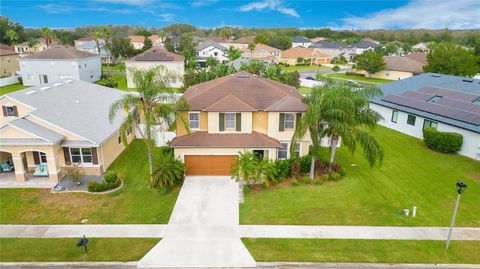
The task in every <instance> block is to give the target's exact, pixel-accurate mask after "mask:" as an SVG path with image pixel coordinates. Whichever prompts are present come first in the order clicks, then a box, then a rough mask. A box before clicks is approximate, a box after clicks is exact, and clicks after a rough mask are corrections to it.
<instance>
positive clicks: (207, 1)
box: [190, 0, 218, 7]
mask: <svg viewBox="0 0 480 269" xmlns="http://www.w3.org/2000/svg"><path fill="white" fill-rule="evenodd" d="M216 2H218V0H199V1H193V2H192V3H191V4H190V5H191V6H192V7H203V6H209V5H211V4H214V3H216Z"/></svg>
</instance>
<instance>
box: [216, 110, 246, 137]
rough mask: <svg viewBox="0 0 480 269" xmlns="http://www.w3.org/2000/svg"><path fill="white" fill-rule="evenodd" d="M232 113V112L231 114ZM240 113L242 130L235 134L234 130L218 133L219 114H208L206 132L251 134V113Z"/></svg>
mask: <svg viewBox="0 0 480 269" xmlns="http://www.w3.org/2000/svg"><path fill="white" fill-rule="evenodd" d="M232 113H234V112H232ZM241 113H242V130H241V131H240V132H237V131H236V130H235V129H232V130H228V129H225V131H222V132H220V131H219V123H218V122H219V119H220V116H219V114H220V113H219V112H208V132H209V133H251V132H252V112H241Z"/></svg>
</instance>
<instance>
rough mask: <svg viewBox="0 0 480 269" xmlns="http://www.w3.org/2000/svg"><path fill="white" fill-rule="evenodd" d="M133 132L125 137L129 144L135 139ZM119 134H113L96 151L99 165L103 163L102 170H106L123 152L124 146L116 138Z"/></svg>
mask: <svg viewBox="0 0 480 269" xmlns="http://www.w3.org/2000/svg"><path fill="white" fill-rule="evenodd" d="M134 134H135V132H133V131H132V133H130V135H129V136H127V141H128V143H129V144H130V142H132V140H133V139H134V137H135V135H134ZM119 136H120V134H119V133H118V132H117V133H114V134H113V135H112V136H111V137H110V138H109V139H108V140H107V141H105V143H103V144H102V145H101V147H100V148H99V150H98V155H99V158H98V159H99V163H103V169H104V170H106V169H108V167H109V166H110V165H111V164H112V162H113V161H114V160H115V159H116V158H117V157H118V156H119V155H120V153H122V152H123V150H124V149H125V146H124V144H123V142H122V143H118V137H119Z"/></svg>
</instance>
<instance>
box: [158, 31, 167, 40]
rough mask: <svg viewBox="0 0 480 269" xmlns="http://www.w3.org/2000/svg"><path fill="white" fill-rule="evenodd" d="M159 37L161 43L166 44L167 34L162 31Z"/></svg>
mask: <svg viewBox="0 0 480 269" xmlns="http://www.w3.org/2000/svg"><path fill="white" fill-rule="evenodd" d="M158 37H160V40H161V42H162V43H163V42H165V40H166V39H167V33H165V32H164V31H160V32H159V33H158Z"/></svg>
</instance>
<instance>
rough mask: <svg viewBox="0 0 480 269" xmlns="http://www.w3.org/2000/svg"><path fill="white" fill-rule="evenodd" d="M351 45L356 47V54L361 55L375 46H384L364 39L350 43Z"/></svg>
mask: <svg viewBox="0 0 480 269" xmlns="http://www.w3.org/2000/svg"><path fill="white" fill-rule="evenodd" d="M350 47H351V48H353V49H354V53H355V54H357V55H360V54H362V53H364V52H365V51H367V50H374V49H375V48H378V47H382V45H380V44H378V43H374V42H371V41H368V40H365V39H364V40H362V41H360V42H357V43H354V44H352V45H350Z"/></svg>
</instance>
